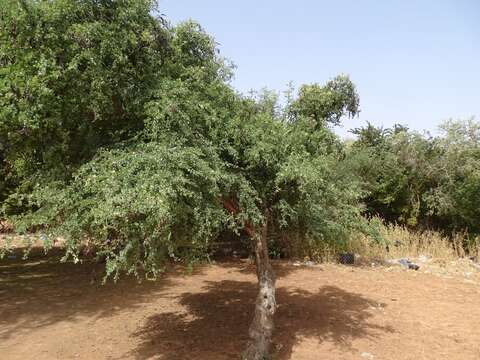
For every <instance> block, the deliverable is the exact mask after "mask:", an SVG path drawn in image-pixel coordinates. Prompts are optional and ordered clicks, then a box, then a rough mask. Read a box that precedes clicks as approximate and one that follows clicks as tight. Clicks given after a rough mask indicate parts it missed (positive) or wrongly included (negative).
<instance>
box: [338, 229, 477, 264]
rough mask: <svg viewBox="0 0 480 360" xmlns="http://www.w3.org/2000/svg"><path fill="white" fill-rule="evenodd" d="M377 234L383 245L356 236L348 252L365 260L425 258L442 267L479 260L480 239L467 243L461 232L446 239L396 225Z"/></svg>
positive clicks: (437, 234) (431, 232)
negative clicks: (454, 262)
mask: <svg viewBox="0 0 480 360" xmlns="http://www.w3.org/2000/svg"><path fill="white" fill-rule="evenodd" d="M380 232H381V235H382V237H383V238H384V239H385V243H382V244H379V243H377V242H375V241H373V240H372V239H371V238H370V237H368V236H365V235H363V234H358V235H356V236H355V237H354V238H352V239H351V241H350V242H349V243H348V245H347V248H348V251H350V252H353V253H355V254H358V255H360V258H361V259H364V260H365V261H385V260H387V259H398V258H410V259H414V258H419V257H426V258H429V259H432V260H433V261H434V262H437V263H444V264H446V263H447V262H451V261H455V260H458V259H461V258H465V257H475V258H477V259H478V258H479V257H478V256H479V254H480V238H479V237H477V238H476V239H474V240H473V241H472V240H469V241H467V239H468V237H467V234H464V233H458V234H456V235H455V236H453V238H449V237H446V236H443V235H442V234H440V233H439V232H436V231H422V232H419V231H412V230H409V229H407V228H406V227H403V226H399V225H383V226H382V227H381V231H380ZM465 244H468V245H465Z"/></svg>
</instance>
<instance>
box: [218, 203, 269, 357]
mask: <svg viewBox="0 0 480 360" xmlns="http://www.w3.org/2000/svg"><path fill="white" fill-rule="evenodd" d="M222 203H223V206H224V208H225V209H226V210H227V211H228V212H230V213H231V214H236V213H238V211H239V206H238V204H237V202H236V201H235V200H234V199H222ZM268 220H269V213H268V210H267V211H266V212H265V224H264V225H263V227H262V230H261V233H260V234H259V233H258V230H256V229H255V227H254V226H253V225H252V224H251V223H250V222H247V223H245V225H244V231H245V232H246V233H247V234H248V235H249V236H250V238H251V239H252V241H253V242H254V244H255V263H256V267H257V278H258V287H259V289H258V295H257V300H256V301H255V314H254V316H253V320H252V323H251V324H250V329H249V331H248V334H249V336H250V341H249V342H248V344H247V348H246V350H245V351H244V353H243V354H242V360H265V359H269V357H270V347H271V343H272V333H273V329H274V324H273V315H274V314H275V310H276V308H277V304H276V301H275V274H274V272H273V269H272V266H271V264H270V259H269V257H268V242H267V235H268Z"/></svg>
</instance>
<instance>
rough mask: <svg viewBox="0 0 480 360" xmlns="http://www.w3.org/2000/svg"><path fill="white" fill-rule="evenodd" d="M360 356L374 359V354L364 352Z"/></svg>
mask: <svg viewBox="0 0 480 360" xmlns="http://www.w3.org/2000/svg"><path fill="white" fill-rule="evenodd" d="M360 356H361V357H362V358H364V359H373V358H374V356H373V355H372V354H370V353H368V352H362V353H361V354H360Z"/></svg>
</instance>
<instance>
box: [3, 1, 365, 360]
mask: <svg viewBox="0 0 480 360" xmlns="http://www.w3.org/2000/svg"><path fill="white" fill-rule="evenodd" d="M20 4H21V5H22V6H20V5H15V6H17V8H15V7H14V6H13V5H12V6H13V8H14V9H15V10H19V12H18V13H17V12H15V13H13V12H11V13H8V12H7V14H8V16H7V19H9V21H10V22H9V24H10V25H8V26H12V24H16V23H17V21H20V20H22V21H25V24H26V25H24V26H25V27H26V29H31V28H32V29H37V26H38V24H43V23H44V22H46V21H48V20H49V19H51V18H54V19H56V21H54V22H52V23H49V25H50V27H49V29H50V30H49V32H48V33H51V37H52V38H53V39H55V41H52V42H48V41H47V42H44V43H42V46H32V47H28V46H27V47H18V48H15V46H16V45H15V44H16V42H17V39H16V38H15V36H13V35H12V34H10V35H9V36H6V37H4V38H3V42H4V44H3V48H8V49H10V48H15V54H16V55H15V56H17V57H18V58H21V59H23V58H26V59H30V58H32V59H42V58H43V57H45V56H46V55H49V54H51V53H54V54H55V50H56V49H60V48H61V46H60V45H59V44H63V42H67V45H68V44H69V41H70V40H69V39H70V37H68V38H63V37H62V36H63V35H62V34H63V33H65V32H68V31H70V29H72V28H73V29H76V28H77V27H80V29H84V27H86V28H87V29H88V31H87V34H88V35H89V36H87V37H86V38H84V37H80V38H79V41H80V44H83V43H84V42H85V41H86V43H87V44H94V45H92V46H93V49H90V48H89V47H88V46H90V45H88V46H87V47H88V48H89V49H90V50H89V54H91V56H92V57H93V60H91V58H90V57H87V60H85V61H86V64H84V65H82V66H80V65H76V64H77V63H76V62H74V65H72V64H71V66H73V67H74V72H75V76H78V77H76V78H75V81H74V82H73V83H69V81H70V80H69V79H70V78H67V79H64V78H63V76H65V75H64V74H65V73H68V71H69V70H68V69H69V67H68V66H67V67H65V66H63V65H59V62H58V61H59V60H58V59H57V58H56V57H55V56H53V57H52V60H51V62H52V63H53V64H54V65H55V66H54V68H55V69H56V70H55V71H52V73H55V74H56V75H55V76H57V77H60V79H61V80H62V81H60V83H61V84H62V86H63V87H64V88H65V91H64V92H62V96H61V97H59V96H58V94H59V93H58V92H56V90H55V89H56V86H57V84H54V85H52V82H51V81H49V80H45V81H43V80H42V81H41V82H40V83H41V85H42V86H40V89H41V91H39V92H38V93H37V92H34V93H32V94H30V95H29V96H28V102H29V104H30V105H32V108H33V109H37V108H38V109H39V110H38V111H37V112H36V113H35V117H34V119H35V121H34V125H35V126H33V125H32V126H33V127H34V128H39V129H40V130H41V132H39V134H42V136H34V135H32V141H31V142H30V141H29V142H28V143H24V142H23V141H16V140H15V136H14V137H13V138H12V137H11V134H16V132H18V131H20V130H19V129H20V128H21V126H20V125H18V124H17V123H18V119H19V118H20V115H22V114H23V112H26V111H27V107H26V106H25V108H22V109H23V110H18V109H17V105H16V104H17V103H18V100H17V98H16V97H15V96H16V95H15V94H16V92H17V91H16V90H15V89H12V88H11V86H10V85H9V86H3V87H2V91H3V92H2V99H3V101H6V99H15V100H8V106H9V109H10V110H8V111H7V113H6V115H5V114H3V116H6V117H8V119H9V121H10V122H9V125H8V126H7V127H6V130H4V133H6V134H7V135H8V136H7V144H8V146H9V147H10V148H18V147H22V146H25V147H26V151H27V150H28V151H29V152H30V153H34V154H36V158H38V159H42V161H40V162H37V161H35V162H33V164H30V163H28V166H29V170H28V172H24V173H20V172H19V175H18V179H19V180H20V181H26V180H28V179H29V180H30V189H29V190H28V192H27V193H26V194H25V198H26V201H25V203H26V206H24V207H23V208H22V209H21V212H20V214H17V215H14V216H12V217H11V218H12V219H13V220H14V222H15V224H16V228H17V230H18V231H28V229H29V228H32V227H34V226H35V227H41V228H43V230H44V231H45V232H46V233H47V234H48V235H49V237H50V238H51V237H53V236H57V235H59V236H62V237H64V238H65V239H66V256H67V257H70V258H73V260H74V261H78V260H80V257H81V250H82V248H84V247H85V246H87V247H89V248H92V249H94V250H95V251H96V253H97V254H98V256H102V257H104V258H105V259H106V275H107V276H113V277H114V278H117V277H118V276H119V274H120V273H121V272H127V273H133V274H136V275H137V276H141V275H142V274H145V275H146V276H155V275H156V274H158V273H159V272H160V271H162V269H163V266H164V264H165V262H166V261H169V260H172V259H173V260H177V259H184V260H195V259H198V258H199V257H201V256H203V255H204V254H207V253H208V251H209V244H210V243H211V241H212V240H214V239H215V238H216V236H218V234H219V233H220V232H221V231H223V230H224V229H230V230H232V231H234V232H240V231H243V232H245V233H246V234H248V235H249V237H250V239H251V243H252V248H253V249H254V252H255V261H256V267H257V277H258V283H259V293H258V296H257V300H256V305H255V315H254V319H253V321H252V325H251V327H250V330H249V334H250V338H251V340H250V342H249V344H248V346H247V349H246V351H245V353H244V354H243V358H244V359H248V360H250V359H263V358H265V357H268V354H269V351H270V344H271V335H272V331H273V315H274V313H275V309H276V300H275V275H274V273H273V270H272V267H271V264H270V260H269V256H268V241H269V238H271V236H272V235H278V234H295V237H296V238H297V239H299V241H302V242H303V244H304V245H305V246H306V247H314V246H315V245H316V244H319V243H322V242H325V241H332V242H333V241H342V240H345V239H347V238H348V237H349V235H350V233H351V232H352V231H353V230H354V229H356V228H357V227H358V226H359V225H358V224H359V222H360V221H361V217H360V214H361V206H360V205H359V201H358V199H359V195H360V190H359V184H358V182H357V181H356V178H355V177H354V176H353V175H352V174H351V173H349V172H348V171H347V170H346V169H345V167H344V166H343V163H342V159H343V158H344V157H345V154H344V151H343V146H342V143H341V142H340V141H339V140H338V139H337V137H336V136H335V135H334V133H333V132H332V130H331V129H330V128H329V124H337V123H338V122H339V121H340V118H341V117H342V116H343V115H352V116H353V115H355V114H356V113H358V95H357V93H356V91H355V87H354V85H353V84H352V83H351V81H350V80H349V79H348V77H346V76H340V77H337V78H335V79H333V80H331V81H329V82H328V83H327V84H326V85H324V86H321V85H319V84H313V85H306V86H304V87H302V88H301V89H300V92H299V94H298V96H297V97H296V98H295V99H293V100H292V103H291V104H289V105H288V106H287V107H286V108H283V109H282V108H281V107H280V106H279V105H278V103H277V102H276V100H275V96H273V95H272V94H271V93H268V92H264V93H261V94H260V96H250V97H245V96H242V95H240V94H238V93H236V92H235V91H234V90H233V89H232V88H231V86H230V85H229V83H228V80H229V78H230V76H231V70H232V67H231V66H229V64H228V63H227V62H226V61H225V60H224V59H223V58H221V57H220V55H219V54H218V51H217V49H216V47H215V42H214V40H213V39H212V38H211V37H210V36H209V35H208V34H206V33H205V32H204V31H203V29H202V28H201V27H200V26H199V25H198V24H196V23H194V22H186V23H183V24H180V25H178V26H176V27H171V26H169V25H164V22H162V21H161V20H160V19H156V18H154V17H153V16H152V15H151V10H152V7H151V6H152V4H151V3H150V2H148V1H144V2H138V1H120V2H111V1H106V0H105V1H97V2H92V1H86V0H85V1H73V0H63V1H59V2H50V1H45V2H37V1H30V2H25V1H23V2H20ZM67 10H68V13H73V14H77V15H78V14H82V16H83V18H81V19H83V20H82V25H77V19H78V16H72V17H69V16H67V17H66V18H64V17H63V15H65V14H66V13H67ZM31 14H36V15H31ZM58 14H62V16H59V15H58ZM31 16H33V17H34V19H36V21H35V22H33V23H32V22H30V20H28V21H27V20H24V19H27V18H29V17H31ZM18 19H20V20H18ZM98 22H100V24H98ZM120 23H121V24H125V23H126V24H129V25H128V26H127V27H126V29H123V28H122V29H119V28H118V26H119V24H120ZM22 24H23V23H22ZM32 24H33V25H32ZM85 24H86V25H85ZM91 27H93V28H94V29H93V30H91ZM104 28H105V29H106V30H104ZM109 29H111V32H110V30H109ZM128 29H131V32H129V30H128ZM114 30H121V31H124V32H125V31H127V33H126V34H123V33H122V34H123V35H124V36H125V37H126V38H127V39H123V40H119V39H116V38H117V36H115V32H114ZM104 31H107V33H108V34H107V35H105V38H104ZM145 32H146V33H145ZM39 33H42V32H39V31H38V32H37V31H33V30H32V31H30V30H29V31H23V32H22V36H24V37H25V39H24V40H23V41H24V43H25V44H29V43H31V42H32V41H34V40H35V39H36V36H38V34H39ZM42 34H43V33H42ZM81 34H83V32H81ZM57 39H59V40H58V43H57ZM144 39H145V40H144ZM108 41H112V45H111V46H107V45H108ZM117 41H119V42H120V46H117V45H118V43H117ZM124 41H126V42H127V43H126V45H125V44H124ZM130 41H131V42H132V43H130ZM5 43H6V45H5ZM95 44H104V45H105V47H106V49H103V47H102V46H99V48H98V49H97V47H96V46H97V45H95ZM134 45H135V46H134ZM72 46H73V45H72ZM137 46H140V48H138V47H137ZM112 48H113V49H114V50H115V51H113V50H112V51H113V53H112V54H111V56H112V57H113V58H114V59H118V61H119V62H120V64H121V66H118V67H116V73H113V72H111V71H110V66H111V65H112V63H111V62H108V64H109V66H103V65H101V66H100V65H98V63H103V62H104V61H107V59H109V57H107V58H106V59H104V58H102V57H101V56H103V55H104V54H105V51H107V54H110V52H109V51H110V50H111V49H112ZM67 49H68V47H67ZM75 49H78V48H75ZM137 50H138V53H137ZM97 52H98V54H99V55H98V56H100V58H99V59H98V58H96V57H95V56H96V55H95V54H97ZM6 53H7V52H5V51H4V52H2V54H4V57H5V56H6V55H5V54H6ZM72 54H75V51H73V50H72ZM130 54H137V55H136V56H138V57H140V59H138V58H137V57H135V56H134V57H133V58H129V57H128V56H129V55H130ZM142 54H145V55H142ZM144 56H145V57H146V59H145V58H144ZM67 58H68V57H67ZM74 58H75V56H74V55H72V59H70V60H69V61H70V62H71V61H74V60H73V59H74ZM3 61H5V60H3ZM32 61H33V60H32ZM62 61H65V60H62ZM70 62H69V63H70ZM14 63H15V65H14ZM113 63H114V64H115V61H114V62H113ZM8 64H9V65H8V66H9V67H8V69H9V70H8V72H9V76H11V77H16V76H19V75H18V74H23V75H22V76H23V78H24V80H25V82H27V83H31V82H33V83H36V81H37V80H36V76H37V75H35V74H37V73H38V66H39V65H35V67H34V70H32V65H31V64H30V62H29V61H26V62H25V63H23V62H22V63H20V64H17V62H14V61H13V60H12V61H11V62H9V63H8ZM35 64H36V62H35ZM62 64H64V63H62ZM52 66H53V65H52ZM77 66H80V68H77ZM98 66H99V67H98ZM14 67H17V68H15V69H14ZM57 67H59V69H57ZM23 68H25V69H26V70H25V71H23ZM27 70H28V71H27ZM22 71H23V72H22ZM85 73H87V74H90V75H89V76H84V74H85ZM52 76H53V75H52ZM42 79H43V78H42ZM92 79H94V80H95V83H98V84H101V85H102V86H100V87H99V88H98V89H97V88H96V89H95V91H94V92H93V93H92V92H90V91H87V94H90V95H92V96H88V97H86V98H79V97H78V96H77V91H79V90H81V89H85V88H89V86H90V85H89V84H91V81H92ZM63 80H65V81H63ZM145 80H146V84H144V81H145ZM7 83H8V82H7ZM58 86H60V85H58ZM72 86H74V87H75V88H72ZM62 89H63V88H62ZM76 89H79V90H76ZM131 89H133V93H130V90H131ZM118 92H120V93H119V94H118V96H119V98H117V97H116V96H117V93H118ZM45 94H47V95H45ZM44 95H45V96H47V99H48V101H47V100H45V98H44ZM112 96H113V97H112ZM115 99H117V100H115ZM118 99H121V101H120V103H121V104H122V106H120V107H117V105H118ZM22 101H23V100H22ZM59 102H60V105H58V103H59ZM62 104H64V105H62ZM116 104H117V105H116ZM90 106H94V109H98V111H97V110H95V111H94V113H95V114H96V115H95V116H94V117H93V118H92V112H91V111H90V110H89V109H90ZM49 107H52V108H53V109H58V111H59V113H58V114H57V115H52V114H51V112H50V110H49ZM22 111H23V112H22ZM52 111H53V110H52ZM56 111H57V110H56ZM64 111H67V113H64ZM13 112H15V113H14V114H15V116H13V115H12V114H13ZM22 116H23V115H22ZM64 116H72V118H68V119H69V121H68V122H67V125H66V126H65V124H64V122H63V121H62V119H64ZM98 116H100V117H101V119H98V121H99V122H97V117H98ZM51 118H53V119H55V121H54V124H55V125H54V126H47V125H45V126H43V124H49V123H50V122H49V121H50V120H49V119H51ZM22 124H23V123H22ZM96 124H102V126H97V125H96ZM22 126H23V125H22ZM28 129H29V128H28ZM84 129H88V131H87V130H85V131H86V134H90V135H91V138H92V139H97V138H99V139H104V140H102V141H99V142H95V144H94V145H88V146H86V147H85V151H87V152H88V156H87V155H85V156H81V157H79V158H78V159H75V160H74V159H71V158H67V160H62V161H60V163H61V166H64V167H67V166H68V169H69V171H68V172H66V173H63V174H62V176H58V172H56V171H53V170H55V169H57V165H58V164H55V162H52V161H45V159H46V158H47V157H48V156H47V155H48V154H49V153H50V152H51V149H50V148H49V145H48V144H53V145H52V146H53V147H54V148H56V147H57V146H58V147H59V149H62V151H66V152H67V153H68V154H73V152H72V149H71V148H70V146H71V141H72V138H70V137H69V135H70V134H72V133H73V134H78V131H80V130H82V131H83V130H84ZM29 131H30V130H29ZM27 134H30V132H27ZM34 134H36V133H35V132H34ZM82 134H83V132H82ZM29 136H30V135H29ZM105 137H107V139H105ZM42 139H43V140H42ZM27 145H28V147H27ZM15 161H17V158H16V155H15V153H14V152H8V154H7V162H8V163H10V164H14V163H15ZM25 161H27V160H26V159H25ZM39 173H42V174H47V175H46V176H43V177H42V181H38V180H32V178H31V176H30V174H39ZM36 179H38V177H36Z"/></svg>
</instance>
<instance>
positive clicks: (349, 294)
mask: <svg viewBox="0 0 480 360" xmlns="http://www.w3.org/2000/svg"><path fill="white" fill-rule="evenodd" d="M57 260H58V257H57V256H54V255H50V256H49V257H48V258H45V257H44V256H41V255H39V254H36V255H35V254H34V255H33V256H32V257H31V258H30V259H29V260H27V261H24V260H21V259H20V258H17V259H6V260H2V261H0V359H2V360H7V359H22V360H27V359H35V360H41V359H162V360H173V359H175V360H176V359H205V360H217V359H237V358H238V354H239V353H240V352H241V350H242V349H243V348H244V346H245V343H246V341H247V332H248V325H249V322H250V319H251V317H252V311H253V303H254V298H255V295H256V285H255V276H254V268H253V266H252V265H250V264H249V263H247V262H245V261H230V262H223V263H218V264H216V265H208V266H202V267H200V268H198V269H197V270H195V272H194V273H193V274H192V275H188V274H187V273H186V272H185V271H184V269H183V268H181V267H176V268H174V269H172V270H171V271H169V272H168V273H167V274H165V275H164V276H163V277H162V278H160V279H158V280H157V281H144V282H142V283H141V284H140V283H138V282H137V281H136V280H134V279H122V280H120V281H119V283H117V284H116V285H114V284H112V283H107V284H106V285H104V286H102V285H99V284H98V281H99V280H100V279H99V278H97V282H94V281H92V274H93V270H94V268H96V273H99V272H100V271H101V269H100V268H99V265H93V264H84V265H73V264H61V263H58V262H57ZM275 269H276V272H277V275H278V282H277V285H278V290H277V300H278V304H279V308H278V312H277V314H276V324H277V328H276V331H275V337H274V341H275V357H274V358H275V359H279V360H286V359H298V360H302V359H359V360H361V359H388V360H391V359H405V360H406V359H412V360H413V359H435V360H438V359H449V360H457V359H458V360H469V359H471V360H474V359H475V360H478V359H480V282H479V281H478V278H477V277H475V276H473V277H472V276H470V278H469V279H466V278H465V277H462V276H437V275H434V274H432V273H424V272H422V271H419V272H414V271H408V270H403V269H401V268H385V267H374V268H368V267H345V266H336V265H317V266H313V267H296V266H292V265H291V264H289V263H287V262H276V263H275Z"/></svg>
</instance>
